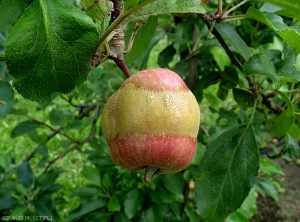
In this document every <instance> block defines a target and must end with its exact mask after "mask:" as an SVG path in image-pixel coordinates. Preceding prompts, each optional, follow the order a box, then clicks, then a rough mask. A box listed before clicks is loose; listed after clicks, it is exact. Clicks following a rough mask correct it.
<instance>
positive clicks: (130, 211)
mask: <svg viewBox="0 0 300 222" xmlns="http://www.w3.org/2000/svg"><path fill="white" fill-rule="evenodd" d="M144 199H145V196H144V195H143V193H142V191H140V190H138V189H132V190H131V191H130V192H129V193H128V194H127V196H126V199H125V201H124V206H125V209H124V211H125V214H126V216H127V217H128V218H129V219H132V218H134V216H135V215H136V214H137V212H139V211H140V210H141V209H142V205H143V203H144Z"/></svg>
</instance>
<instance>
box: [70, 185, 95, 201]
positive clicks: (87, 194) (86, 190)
mask: <svg viewBox="0 0 300 222" xmlns="http://www.w3.org/2000/svg"><path fill="white" fill-rule="evenodd" d="M100 193H101V190H100V188H99V186H94V185H88V186H85V187H81V188H77V189H75V190H73V191H72V193H71V194H70V196H71V197H74V196H78V197H81V198H82V199H92V198H95V197H97V196H98V195H99V194H100Z"/></svg>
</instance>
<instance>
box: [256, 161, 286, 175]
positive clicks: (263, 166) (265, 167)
mask: <svg viewBox="0 0 300 222" xmlns="http://www.w3.org/2000/svg"><path fill="white" fill-rule="evenodd" d="M259 172H260V173H264V174H266V175H268V176H275V175H277V174H282V175H283V172H282V169H281V168H280V166H279V165H278V164H276V163H275V162H273V161H270V160H268V159H265V158H261V159H260V168H259Z"/></svg>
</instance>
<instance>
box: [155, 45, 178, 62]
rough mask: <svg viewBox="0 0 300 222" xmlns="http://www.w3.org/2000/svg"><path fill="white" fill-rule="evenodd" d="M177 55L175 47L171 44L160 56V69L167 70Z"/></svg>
mask: <svg viewBox="0 0 300 222" xmlns="http://www.w3.org/2000/svg"><path fill="white" fill-rule="evenodd" d="M175 54H176V50H175V48H174V45H173V44H171V45H169V46H168V47H167V48H165V49H164V50H163V51H161V53H159V55H158V65H159V67H162V68H165V67H168V64H169V62H171V61H172V60H173V57H174V55H175Z"/></svg>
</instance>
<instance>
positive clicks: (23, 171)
mask: <svg viewBox="0 0 300 222" xmlns="http://www.w3.org/2000/svg"><path fill="white" fill-rule="evenodd" d="M17 176H18V179H19V181H20V183H22V184H23V185H24V186H25V187H27V188H29V187H30V186H31V185H32V183H33V177H34V175H33V172H32V170H31V167H30V165H29V163H28V162H23V163H22V164H20V165H19V166H18V168H17Z"/></svg>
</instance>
